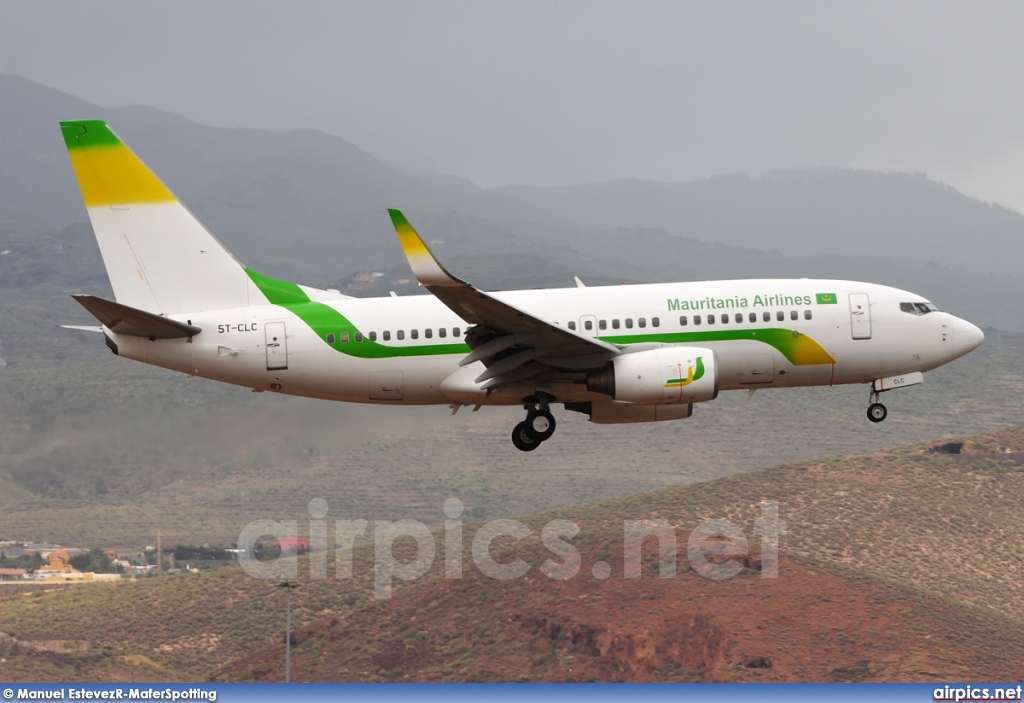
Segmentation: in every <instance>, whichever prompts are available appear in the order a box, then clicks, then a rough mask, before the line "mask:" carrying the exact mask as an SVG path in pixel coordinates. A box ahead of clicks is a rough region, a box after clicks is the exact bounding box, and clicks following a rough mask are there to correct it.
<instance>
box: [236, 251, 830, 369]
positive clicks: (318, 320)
mask: <svg viewBox="0 0 1024 703" xmlns="http://www.w3.org/2000/svg"><path fill="white" fill-rule="evenodd" d="M245 272H246V273H247V274H248V275H249V278H250V279H252V282H253V283H255V284H256V286H257V287H258V288H259V289H260V290H261V291H262V292H263V294H264V295H265V296H267V300H269V301H270V302H271V303H272V304H273V305H277V306H279V307H281V308H284V309H285V310H288V311H289V312H292V313H294V314H295V315H296V316H297V317H298V318H299V319H300V320H302V321H303V322H305V323H306V324H307V325H309V327H310V328H311V329H312V330H313V331H314V332H316V333H317V335H318V336H319V337H320V340H321V341H322V342H323V343H324V344H327V343H328V342H327V335H328V334H333V335H334V339H335V341H334V344H330V345H329V346H330V347H332V348H333V349H335V350H336V351H339V352H341V353H342V354H346V355H348V356H354V357H358V358H360V359H388V358H391V357H408V356H436V355H441V354H463V355H465V354H468V353H469V351H470V349H469V346H468V345H467V344H465V343H464V342H457V343H452V344H416V345H409V346H389V345H385V344H380V343H378V342H371V341H369V340H368V339H367V338H366V334H365V333H362V334H363V341H362V342H355V341H352V340H354V339H355V335H356V333H357V332H361V330H359V329H357V328H356V326H355V325H353V324H352V322H351V321H349V319H348V318H347V317H345V316H344V315H342V314H341V313H340V312H338V311H337V310H335V309H334V308H333V307H331V306H330V305H326V304H324V303H318V302H315V301H311V300H310V299H309V296H308V295H306V293H305V292H303V290H302V289H301V288H300V287H299V286H298V285H296V284H294V283H288V282H287V281H279V280H277V279H275V278H270V277H269V276H264V275H263V274H260V273H257V272H256V271H253V270H252V269H248V268H247V269H245ZM342 334H348V336H349V337H348V338H349V340H350V341H348V342H342V341H341V335H342ZM599 339H600V340H601V341H603V342H608V343H609V344H618V345H628V344H650V343H660V344H700V343H704V342H728V341H735V340H748V341H752V342H761V343H762V344H767V345H768V346H770V347H773V348H774V349H777V350H778V351H779V353H781V354H782V355H783V356H784V357H786V359H787V360H788V361H789V362H790V363H791V364H793V365H794V366H807V365H813V364H832V363H835V360H834V359H833V358H832V357H831V356H830V355H829V353H828V352H826V351H825V350H824V349H823V348H822V347H821V345H820V344H818V343H817V342H815V341H814V340H813V339H811V338H810V337H808V336H807V335H805V334H799V333H795V332H794V331H793V330H787V329H782V328H768V329H745V330H714V331H704V332H662V333H650V332H648V333H645V334H629V335H616V336H608V337H599Z"/></svg>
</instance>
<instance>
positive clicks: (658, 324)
mask: <svg viewBox="0 0 1024 703" xmlns="http://www.w3.org/2000/svg"><path fill="white" fill-rule="evenodd" d="M651 327H661V320H659V319H658V318H656V317H652V318H651Z"/></svg>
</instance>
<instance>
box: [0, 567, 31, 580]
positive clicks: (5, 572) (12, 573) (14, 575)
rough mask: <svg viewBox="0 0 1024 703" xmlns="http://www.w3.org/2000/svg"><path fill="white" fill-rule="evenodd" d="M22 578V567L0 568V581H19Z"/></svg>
mask: <svg viewBox="0 0 1024 703" xmlns="http://www.w3.org/2000/svg"><path fill="white" fill-rule="evenodd" d="M24 578H25V570H24V569H0V581H21V580H23V579H24Z"/></svg>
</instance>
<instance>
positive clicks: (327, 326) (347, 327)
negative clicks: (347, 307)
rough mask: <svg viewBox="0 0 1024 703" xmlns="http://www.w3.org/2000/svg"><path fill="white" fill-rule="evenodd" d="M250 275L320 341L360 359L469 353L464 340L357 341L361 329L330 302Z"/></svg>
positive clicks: (286, 283)
mask: <svg viewBox="0 0 1024 703" xmlns="http://www.w3.org/2000/svg"><path fill="white" fill-rule="evenodd" d="M245 272H246V273H247V274H249V278H250V279H252V282H253V283H255V284H256V287H257V288H259V289H260V291H262V292H263V295H265V296H267V300H269V301H270V302H271V303H272V304H273V305H277V306H278V307H281V308H284V309H285V310H287V311H289V312H291V313H293V314H294V315H295V316H296V317H298V318H299V319H300V320H302V321H303V322H305V323H306V324H307V325H309V327H310V329H312V330H313V331H314V332H316V334H317V335H318V336H319V337H320V341H322V342H323V343H324V344H327V345H328V346H330V347H331V348H333V349H335V350H336V351H339V352H341V353H342V354H346V355H347V356H354V357H357V358H360V359H390V358H392V357H404V356H437V355H441V354H461V355H463V356H465V355H466V354H468V353H469V346H468V345H467V344H465V343H464V342H456V343H454V344H416V345H410V346H401V347H393V346H388V345H386V344H380V343H378V342H371V341H370V340H369V339H367V338H366V335H365V334H363V335H362V336H363V341H361V342H356V341H355V336H356V333H357V332H360V330H359V329H357V328H356V326H355V325H353V324H352V322H351V321H350V320H349V319H348V318H347V317H345V316H344V315H342V314H341V313H340V312H338V311H337V310H335V309H334V308H332V307H331V306H330V305H325V304H324V303H318V302H315V301H312V300H310V299H309V296H308V295H306V294H305V292H303V290H302V289H301V288H299V286H297V285H296V284H294V283H288V282H287V281H279V280H277V279H276V278H270V277H269V276H264V275H263V274H260V273H257V272H255V271H253V270H252V269H248V268H247V269H245ZM329 334H333V335H334V343H333V344H329V343H328V342H327V335H329ZM343 334H347V335H348V339H349V341H348V342H342V341H341V335H343Z"/></svg>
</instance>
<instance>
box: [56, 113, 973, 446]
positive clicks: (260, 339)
mask: <svg viewBox="0 0 1024 703" xmlns="http://www.w3.org/2000/svg"><path fill="white" fill-rule="evenodd" d="M61 130H62V131H63V134H64V140H65V142H66V144H67V147H68V153H69V155H70V157H71V163H72V165H73V166H74V170H75V174H76V175H77V177H78V183H79V186H80V187H81V190H82V197H83V198H84V200H85V205H86V207H87V208H88V211H89V218H90V220H91V221H92V226H93V230H94V231H95V234H96V239H97V241H98V242H99V247H100V251H101V253H102V255H103V262H104V265H105V266H106V269H107V274H108V275H109V276H110V283H111V286H112V287H113V290H114V297H115V299H116V302H113V301H109V300H104V299H102V298H98V297H96V296H91V295H76V296H74V297H75V299H76V300H77V301H78V302H79V303H81V304H82V305H83V306H84V307H85V308H86V310H88V311H89V312H90V313H92V315H93V316H94V317H96V318H97V319H98V320H99V321H100V322H101V323H102V326H101V327H92V328H82V329H93V330H101V331H102V332H103V334H104V336H105V338H106V343H107V346H109V347H110V349H111V350H113V352H114V353H115V354H118V355H119V356H124V357H128V358H130V359H135V360H138V361H142V362H144V363H147V364H154V365H156V366H162V367H164V368H168V369H173V370H175V371H180V372H182V373H186V374H190V375H195V376H202V377H204V378H211V379H215V380H218V381H224V382H226V383H234V384H237V385H240V386H246V387H249V388H252V389H253V390H256V391H274V392H278V393H287V394H292V395H299V396H306V397H310V398H324V399H328V400H341V401H348V402H353V403H380V404H394V405H403V404H406V405H432V404H445V405H448V406H449V407H450V408H451V409H452V412H455V411H457V410H458V409H459V408H460V407H462V406H467V405H468V406H475V409H478V408H479V407H480V406H483V405H522V406H523V407H524V409H525V410H526V419H525V420H524V421H522V422H520V423H519V424H517V425H516V426H515V429H514V430H513V432H512V442H513V444H515V446H516V447H518V448H519V449H521V450H523V451H531V450H533V449H536V448H537V447H538V446H539V445H540V444H541V442H543V441H545V440H546V439H548V438H549V437H550V436H551V435H552V433H553V432H554V430H555V419H554V417H553V416H552V414H551V411H550V406H551V405H552V404H562V405H563V406H564V407H565V408H566V410H572V411H576V412H581V413H585V414H587V415H589V417H590V420H591V421H592V422H598V423H623V422H652V421H656V420H678V419H683V418H687V417H690V415H691V414H692V412H693V406H694V404H696V403H704V402H708V401H711V400H714V399H715V398H716V397H718V393H719V391H723V390H742V389H747V390H748V391H753V390H755V389H759V388H794V387H800V386H830V385H838V384H844V383H867V384H871V388H870V406H869V407H868V411H867V414H868V418H869V419H870V420H872V421H873V422H881V421H882V420H884V419H885V417H886V414H887V412H886V409H885V406H883V405H882V404H881V403H879V402H878V396H879V394H880V393H882V392H885V391H889V390H894V389H896V388H901V387H904V386H910V385H914V384H917V383H921V381H922V379H923V375H922V373H923V372H924V371H929V370H931V369H934V368H937V367H939V366H942V365H943V364H946V363H948V362H950V361H952V360H953V359H956V358H958V357H960V356H963V355H964V354H966V353H968V352H969V351H971V350H972V349H974V348H976V347H977V346H978V345H979V344H981V342H982V340H983V338H984V335H983V334H982V332H981V330H980V329H978V328H977V327H976V326H974V325H972V324H971V323H970V322H967V321H966V320H962V319H960V318H958V317H954V316H953V315H950V314H948V313H944V312H939V311H938V310H937V309H936V308H935V306H934V305H932V304H931V303H930V302H929V301H927V300H925V299H924V298H922V297H921V296H919V295H915V294H914V293H908V292H907V291H903V290H898V289H896V288H889V287H887V286H880V285H874V284H871V283H858V282H853V281H832V280H807V279H801V280H774V279H771V280H742V281H707V282H699V283H663V284H650V285H629V286H607V287H590V288H588V287H584V286H583V285H582V284H581V283H579V282H578V281H577V283H578V285H577V286H576V287H574V288H566V289H552V290H519V291H502V292H483V291H481V290H478V289H477V288H475V287H473V286H472V285H470V284H469V283H467V282H465V281H462V280H460V279H458V278H455V277H454V276H452V275H451V274H449V273H448V271H446V270H445V269H444V267H443V266H441V264H440V263H438V261H437V259H436V258H435V257H434V255H433V254H432V253H431V252H430V250H429V249H428V248H427V246H426V245H425V244H424V242H423V240H422V239H421V238H420V237H419V235H418V234H417V233H416V232H415V231H414V230H413V228H412V227H411V226H410V225H409V223H408V222H407V221H406V219H405V217H404V216H403V215H402V214H401V213H400V212H398V211H397V210H391V211H390V214H391V219H392V222H393V224H394V226H395V229H396V231H397V233H398V239H399V242H400V243H401V245H402V248H403V250H404V251H405V254H406V256H407V257H408V260H409V264H410V265H411V267H412V270H413V272H414V274H415V275H416V277H417V278H418V279H419V281H420V283H421V284H422V285H423V286H424V287H425V288H426V289H427V290H428V291H430V292H431V293H432V294H433V295H431V296H411V297H395V296H392V297H388V298H370V299H358V298H351V297H349V296H345V295H342V294H340V293H338V292H337V291H332V290H320V289H317V288H310V287H307V286H301V285H296V284H294V283H288V282H285V281H279V280H275V279H272V278H269V277H267V276H263V275H261V274H259V273H256V272H255V271H253V270H252V269H249V268H246V267H245V266H242V265H241V264H239V263H238V262H237V261H236V260H235V259H234V258H233V257H232V256H231V254H229V253H228V252H227V250H225V249H224V247H223V246H221V244H220V243H219V242H217V240H216V239H214V237H213V236H212V235H211V234H210V233H209V232H208V231H207V230H206V229H205V228H204V227H203V225H202V224H201V223H200V222H199V221H198V220H197V219H196V218H195V217H194V216H193V215H192V214H191V213H190V212H189V211H188V210H187V209H186V208H185V207H184V206H183V205H182V204H181V203H180V202H179V201H178V200H177V198H175V197H174V195H173V194H172V193H171V192H170V191H169V190H168V189H167V188H166V187H165V186H164V185H163V183H161V182H160V180H159V179H158V178H157V177H156V176H155V175H153V173H152V172H151V171H150V170H149V169H148V168H147V167H146V166H145V165H144V164H143V163H142V161H140V160H139V159H138V158H137V157H136V156H135V155H134V154H133V153H132V152H131V151H130V150H129V149H128V148H127V147H126V146H125V145H124V144H123V143H122V142H121V141H120V139H118V138H117V136H116V135H115V134H114V133H113V132H112V131H111V130H110V128H109V127H108V126H107V125H106V124H105V123H104V122H102V121H98V120H83V121H75V122H62V123H61ZM623 245H624V246H625V245H627V243H626V242H624V243H623Z"/></svg>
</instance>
